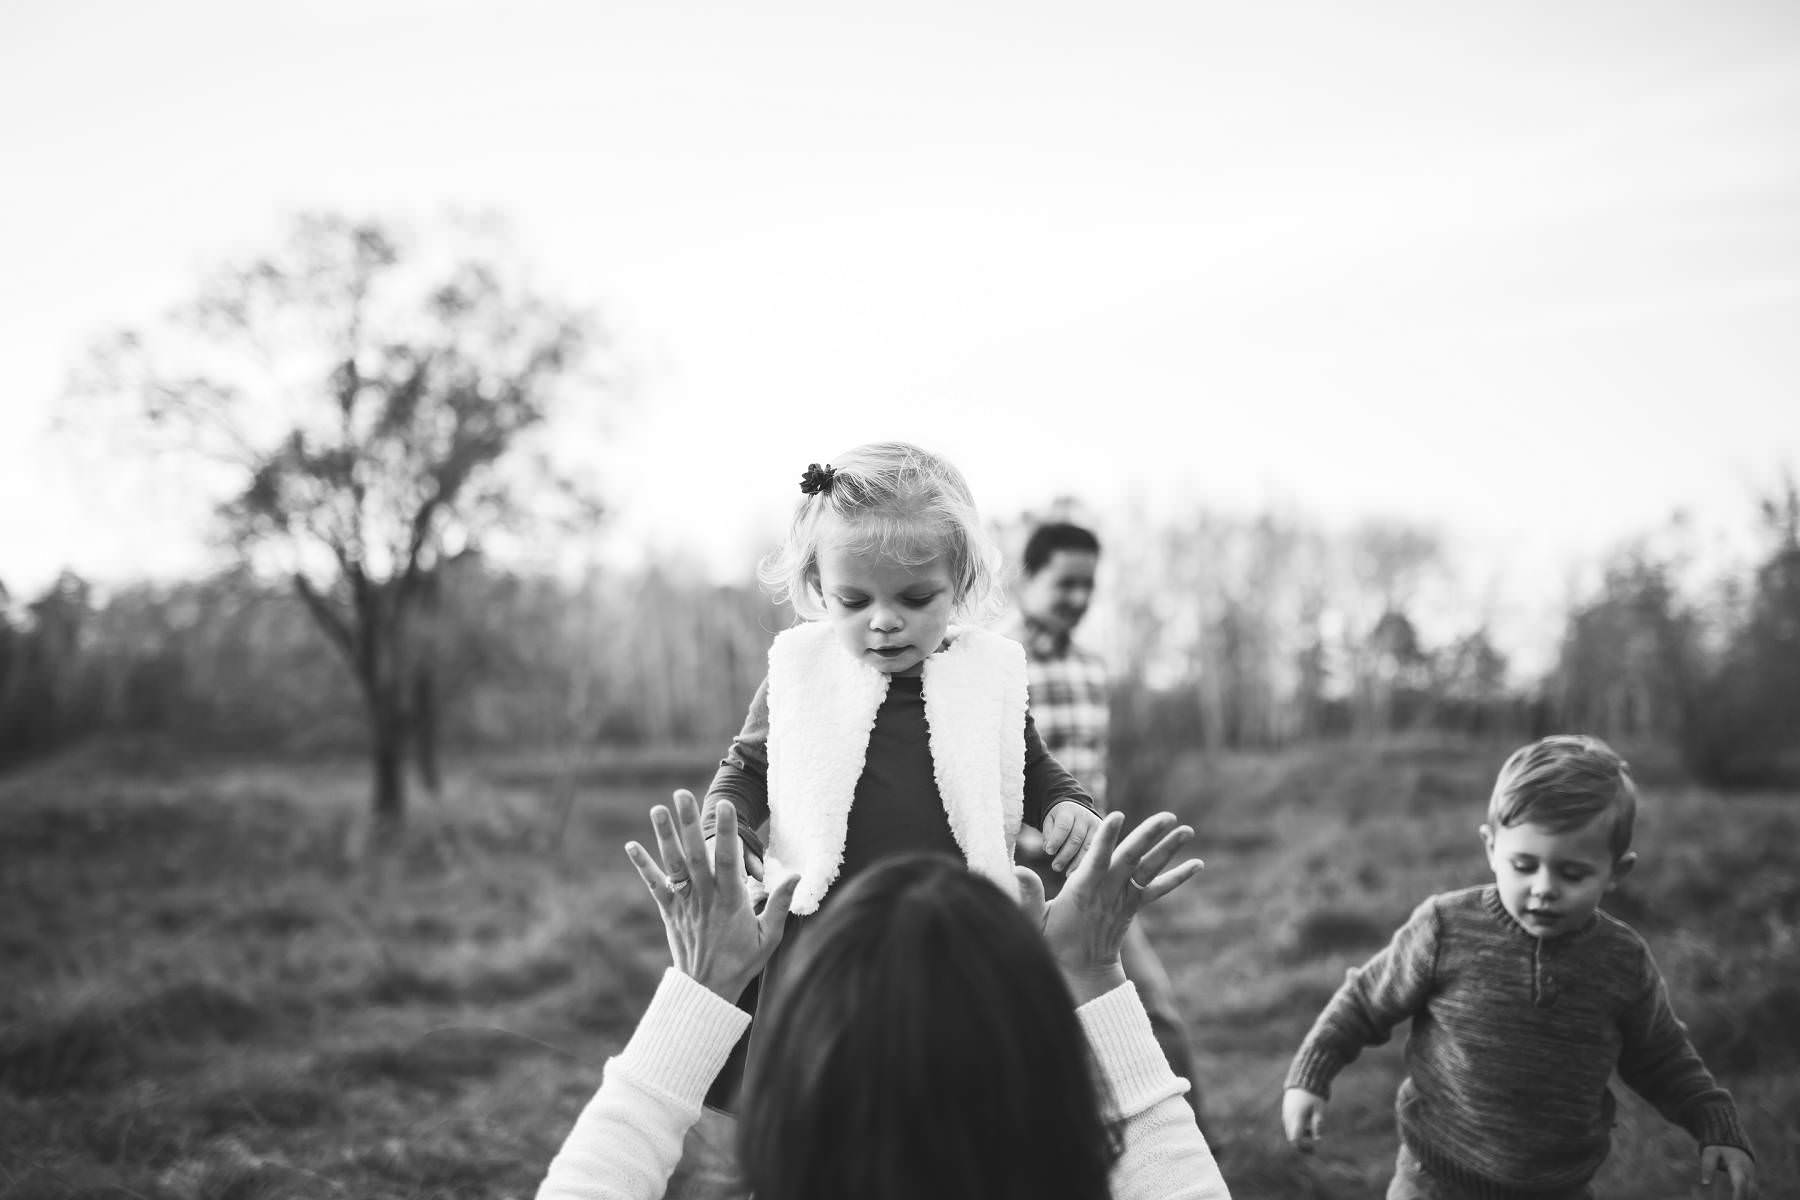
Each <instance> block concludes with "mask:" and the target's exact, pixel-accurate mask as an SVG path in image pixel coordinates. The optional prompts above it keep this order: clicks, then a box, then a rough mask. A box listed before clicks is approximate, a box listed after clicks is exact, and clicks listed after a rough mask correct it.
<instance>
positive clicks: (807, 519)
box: [762, 442, 1003, 652]
mask: <svg viewBox="0 0 1800 1200" xmlns="http://www.w3.org/2000/svg"><path fill="white" fill-rule="evenodd" d="M806 478H807V481H808V482H807V485H806V486H808V487H810V488H812V489H813V490H810V491H807V492H806V493H805V494H803V495H802V496H801V498H800V502H799V504H798V505H797V506H796V507H795V510H794V519H793V522H792V524H791V525H790V527H789V529H788V536H787V541H786V543H785V544H784V545H783V546H782V547H781V549H779V550H777V551H776V552H775V553H773V554H771V555H770V556H769V557H768V558H767V559H765V560H764V562H763V564H762V578H763V582H764V583H765V584H766V585H767V586H768V587H769V589H770V591H771V592H773V593H774V595H775V598H776V599H777V600H788V601H790V602H791V603H792V604H793V606H794V610H795V611H796V612H797V613H799V614H800V615H801V616H802V617H805V618H807V619H808V620H817V619H819V618H821V617H826V616H829V615H831V614H832V606H831V597H830V596H828V595H827V594H826V593H825V591H824V581H822V579H821V574H820V560H821V555H822V553H824V552H826V551H829V550H832V549H836V550H838V551H841V552H844V553H847V554H850V555H854V556H857V557H859V558H860V559H862V560H863V561H865V562H867V563H871V564H876V565H884V566H889V567H894V568H900V569H928V568H933V567H935V568H936V569H937V570H938V571H940V572H941V573H942V575H943V576H944V577H945V578H946V579H947V580H948V583H949V587H950V592H951V594H950V595H949V596H948V597H947V599H948V600H949V603H950V606H951V609H952V611H953V612H954V613H956V614H958V615H964V616H969V617H972V618H977V619H979V618H982V617H985V616H987V615H989V614H990V613H991V612H992V611H994V610H995V609H996V608H997V607H998V605H999V604H1000V603H1002V600H1003V598H1002V596H1001V594H1000V589H999V551H998V549H997V548H996V547H995V545H994V543H993V540H992V538H990V537H989V536H988V535H987V533H986V532H985V531H984V529H983V526H982V522H981V514H980V512H979V511H978V510H977V509H976V507H975V497H974V495H973V493H971V492H970V490H969V485H968V483H967V482H966V481H965V480H964V479H963V476H962V472H961V471H958V470H957V469H956V467H955V466H953V465H952V464H951V463H949V462H948V461H946V460H945V459H943V458H941V457H939V456H938V455H936V454H933V453H931V452H930V451H928V450H923V449H920V448H919V447H918V446H914V445H911V444H909V443H907V442H870V443H868V444H866V445H862V446H857V447H856V448H854V449H852V450H849V451H846V452H845V453H843V454H840V455H838V456H837V457H836V458H835V459H833V460H832V462H831V464H830V466H829V468H827V469H823V470H821V471H818V472H814V471H810V470H809V471H808V473H807V477H806ZM933 649H935V647H933ZM928 652H929V651H928Z"/></svg>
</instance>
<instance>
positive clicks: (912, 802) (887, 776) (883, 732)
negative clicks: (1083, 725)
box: [705, 676, 1097, 886]
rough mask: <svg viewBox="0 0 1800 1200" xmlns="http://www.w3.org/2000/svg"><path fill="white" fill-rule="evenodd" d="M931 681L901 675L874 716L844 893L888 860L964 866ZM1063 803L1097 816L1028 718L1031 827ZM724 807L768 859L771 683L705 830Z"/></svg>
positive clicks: (722, 769) (725, 764)
mask: <svg viewBox="0 0 1800 1200" xmlns="http://www.w3.org/2000/svg"><path fill="white" fill-rule="evenodd" d="M923 683H924V681H923V680H922V679H921V678H918V677H910V678H909V677H905V676H898V677H895V678H892V679H890V680H889V681H888V689H887V695H886V696H885V697H883V698H882V701H881V707H880V708H879V709H878V710H877V711H876V714H875V726H874V728H873V730H871V731H870V734H869V750H868V754H867V756H866V757H865V759H864V760H863V773H862V777H861V778H859V779H858V780H857V781H856V796H855V798H854V800H853V801H852V802H851V805H850V821H849V827H848V829H847V831H846V835H845V839H844V864H843V867H842V869H841V870H840V871H839V872H838V877H837V881H836V885H837V886H841V885H842V884H844V883H845V882H847V881H848V880H850V879H852V878H854V877H855V876H856V874H857V873H858V872H859V871H861V870H862V869H863V868H865V867H867V866H869V865H870V864H871V863H873V862H874V861H876V860H877V859H880V858H885V857H888V856H890V855H894V854H901V853H905V852H907V851H909V850H937V851H942V852H944V853H948V854H953V855H956V856H957V857H961V854H962V852H961V851H960V850H959V849H958V848H957V845H956V840H955V838H954V837H953V836H952V835H951V832H950V821H949V818H948V817H947V816H946V815H945V812H944V802H943V798H942V797H941V796H940V795H939V793H938V787H937V778H936V776H935V774H934V773H933V769H932V759H931V744H930V740H929V737H928V736H927V730H926V725H925V692H924V686H923ZM1064 800H1073V801H1075V802H1076V803H1077V804H1080V805H1082V806H1083V807H1085V808H1087V809H1089V810H1092V811H1097V806H1096V805H1095V803H1094V801H1093V798H1092V797H1090V796H1089V795H1088V794H1087V792H1086V791H1085V790H1083V789H1082V787H1081V785H1080V784H1079V783H1077V782H1076V781H1075V779H1074V777H1073V776H1071V775H1070V774H1069V773H1068V771H1066V770H1064V769H1063V766H1062V764H1061V763H1059V762H1057V761H1056V759H1055V758H1053V757H1052V756H1051V754H1050V752H1049V751H1048V750H1046V749H1045V748H1044V742H1043V739H1042V738H1040V737H1039V736H1038V733H1037V727H1036V726H1035V725H1034V724H1033V723H1032V720H1031V716H1030V714H1029V713H1028V714H1026V717H1025V812H1024V820H1025V823H1026V824H1028V825H1032V826H1037V827H1040V828H1041V827H1042V825H1043V823H1044V816H1045V814H1047V813H1048V812H1049V811H1050V810H1051V809H1052V808H1053V807H1055V806H1056V805H1057V804H1060V803H1062V802H1063V801H1064ZM721 801H723V802H727V803H729V804H730V805H731V806H732V807H733V808H735V809H737V815H738V828H739V829H740V830H741V831H743V832H744V834H745V837H744V843H745V847H746V848H747V849H748V850H750V851H751V852H752V853H754V854H756V855H758V856H759V857H760V856H761V855H762V853H763V845H762V841H761V839H760V838H759V837H758V836H757V835H756V834H755V833H754V832H753V831H754V830H756V829H758V828H759V827H761V826H762V825H763V823H764V822H766V821H767V820H768V818H769V684H768V680H766V679H765V680H764V681H763V683H762V685H761V686H760V687H758V688H757V689H756V695H755V696H754V697H752V699H751V701H750V711H749V713H748V714H747V715H746V716H745V718H744V727H743V730H742V731H741V732H740V733H739V734H738V735H737V737H736V738H735V739H734V740H733V741H732V743H731V747H730V749H729V750H727V751H726V754H725V757H724V759H723V760H722V761H721V762H720V763H719V769H718V771H717V773H716V774H714V776H713V781H712V786H711V787H710V788H708V789H707V793H706V801H705V808H706V828H707V829H709V830H710V829H711V828H712V819H713V806H714V805H716V804H718V803H720V802H721Z"/></svg>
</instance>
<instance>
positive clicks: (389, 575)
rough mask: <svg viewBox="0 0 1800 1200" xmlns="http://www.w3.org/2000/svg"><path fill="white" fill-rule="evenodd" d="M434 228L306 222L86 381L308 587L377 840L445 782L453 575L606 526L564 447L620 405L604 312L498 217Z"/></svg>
mask: <svg viewBox="0 0 1800 1200" xmlns="http://www.w3.org/2000/svg"><path fill="white" fill-rule="evenodd" d="M430 233H431V235H432V236H419V235H418V234H416V233H415V232H413V231H409V230H404V229H399V228H396V227H394V226H391V225H388V224H385V223H382V222H376V221H361V220H353V219H350V218H347V217H344V216H338V215H315V216H306V217H302V218H299V219H298V220H296V221H295V222H294V224H293V227H292V229H291V230H290V231H289V233H288V236H287V237H286V239H285V241H284V242H283V244H281V245H280V246H279V247H278V248H277V249H275V250H274V251H273V252H272V253H269V254H266V255H261V256H256V257H253V258H251V259H250V260H249V261H246V262H241V263H237V264H234V265H230V266H227V267H225V268H224V269H222V270H219V271H217V272H216V273H214V274H212V275H210V276H209V277H207V278H205V279H204V280H203V281H202V283H201V285H200V287H199V288H198V290H197V292H196V294H195V295H194V297H193V299H192V300H191V301H189V302H187V303H184V304H182V305H179V306H177V307H176V308H175V309H172V310H171V311H170V312H169V313H167V314H165V315H164V316H163V318H162V319H161V320H160V321H158V322H156V323H155V324H154V325H153V326H151V327H150V328H149V329H148V330H147V331H142V332H140V331H139V330H136V329H124V330H118V331H115V332H114V333H112V334H111V335H109V336H108V337H107V338H106V339H104V340H103V341H102V342H101V343H99V344H97V345H96V346H95V347H94V348H93V349H92V351H91V352H90V354H89V356H88V358H87V359H86V361H85V364H84V366H83V368H82V369H81V370H79V371H78V372H77V373H76V376H75V377H74V379H73V381H72V383H71V386H70V399H71V400H72V401H77V402H82V403H83V404H84V405H85V406H86V408H87V410H88V411H90V412H91V411H93V410H94V408H95V405H96V404H97V403H98V402H101V401H104V400H106V399H109V398H110V399H114V400H121V399H122V400H123V401H125V402H126V403H127V404H128V405H129V407H130V410H131V411H132V412H133V413H134V414H135V415H136V416H137V417H139V418H141V420H140V421H139V422H136V423H135V424H136V427H137V428H138V429H140V430H142V431H144V432H147V433H149V434H150V435H151V436H152V439H153V440H154V441H155V442H157V443H159V444H161V445H164V446H168V445H173V446H178V447H179V448H180V449H182V450H183V451H185V452H186V453H188V454H191V455H194V456H197V460H198V462H200V463H203V464H210V465H211V466H213V467H214V468H216V469H217V470H218V471H219V474H218V475H217V476H216V477H207V476H203V477H202V478H216V479H217V480H218V482H219V483H220V485H221V487H222V489H223V490H224V494H225V496H226V499H225V500H224V502H223V503H222V504H220V506H219V509H218V514H219V519H220V531H221V532H222V534H223V535H224V537H225V539H226V541H227V542H228V543H229V544H230V545H231V546H233V547H235V549H236V550H237V552H238V553H240V554H241V555H243V556H244V558H245V559H246V560H247V561H249V562H251V563H253V564H255V565H257V566H258V567H261V568H270V567H274V568H277V569H280V570H282V571H283V572H284V573H286V574H287V575H288V576H289V577H290V578H291V579H292V581H293V586H294V588H295V590H296V591H297V592H298V594H299V595H300V597H301V598H302V599H303V600H304V601H305V604H306V606H307V608H308V610H309V611H310V613H311V614H312V616H313V618H314V619H315V620H316V622H317V624H318V626H319V628H320V629H321V630H323V631H324V633H325V635H326V636H327V638H328V639H329V640H330V642H331V644H332V645H333V646H335V647H336V648H337V649H338V651H339V652H341V654H342V656H343V658H344V661H345V662H346V663H348V665H349V666H350V669H351V671H352V673H353V674H354V676H355V679H356V682H357V685H358V687H359V689H360V692H361V696H362V700H363V704H364V709H365V717H366V720H367V725H368V732H369V746H370V751H371V754H372V759H373V764H372V765H373V771H374V787H373V810H372V811H373V818H374V819H373V824H372V828H371V832H372V835H373V836H374V837H375V838H376V839H377V841H385V840H388V839H390V838H391V837H392V835H393V834H394V833H395V832H397V830H398V829H399V828H400V826H401V824H402V822H403V818H404V814H405V811H406V789H405V774H404V763H405V761H406V756H407V752H408V749H409V748H411V747H417V746H423V747H425V748H426V749H427V751H428V753H427V754H426V755H425V757H424V761H423V763H422V765H423V766H424V767H425V773H426V777H427V779H428V780H429V779H431V778H432V777H433V776H434V774H435V757H434V752H433V751H432V748H433V747H434V746H435V736H434V730H433V729H431V728H429V727H427V726H424V725H422V724H421V722H423V721H429V720H431V719H432V714H433V713H434V712H435V711H436V707H437V706H436V704H435V701H434V696H433V684H432V678H433V675H432V664H433V657H434V650H433V624H434V623H433V622H432V620H431V619H430V618H431V615H432V611H433V609H434V607H435V604H436V588H437V585H438V576H439V571H440V568H441V567H442V566H443V565H444V564H445V563H446V562H448V561H449V560H451V559H452V558H454V557H455V556H456V555H458V554H460V553H462V552H464V551H466V550H469V549H472V548H475V547H476V546H477V545H478V544H480V543H482V542H483V541H484V540H487V539H491V538H493V537H494V536H496V535H498V534H501V533H502V532H503V531H517V530H520V529H521V528H522V527H523V525H524V524H526V523H533V524H535V523H536V522H539V521H542V520H545V519H551V520H561V521H568V522H576V521H585V520H591V519H592V518H594V517H595V516H597V515H598V506H597V503H596V502H595V500H594V499H593V497H592V496H591V494H590V493H589V490H588V489H587V488H586V487H585V486H583V485H581V484H579V483H578V482H577V481H576V480H575V479H574V478H572V477H571V476H570V474H569V473H568V472H567V471H565V470H561V469H559V468H558V467H557V466H556V465H555V464H554V462H553V461H552V459H551V457H550V455H549V443H548V440H547V439H548V437H549V434H550V432H551V430H552V428H553V417H554V415H555V412H556V409H557V408H558V407H560V405H561V403H562V402H565V401H570V400H586V401H588V402H589V403H593V402H596V401H599V400H601V399H602V398H604V397H606V396H608V395H609V394H610V392H611V390H612V389H611V388H610V386H609V383H608V381H607V380H606V379H604V378H602V377H600V376H598V375H594V374H589V373H586V372H584V371H583V369H582V368H583V364H584V363H585V362H586V361H587V360H588V357H589V355H590V353H591V351H592V350H594V349H595V347H596V343H597V341H598V337H599V335H598V330H597V325H596V323H595V321H594V320H593V318H592V317H591V316H590V315H589V314H587V313H585V312H584V311H582V310H579V309H577V308H575V307H572V306H570V305H568V304H565V303H562V302H560V301H557V300H553V299H550V298H547V297H546V296H545V295H543V294H541V293H540V292H538V291H537V290H536V289H535V288H534V287H533V286H532V285H531V284H530V283H529V281H528V280H526V279H525V278H524V273H523V270H522V268H521V266H520V263H519V261H518V256H517V254H516V253H515V252H514V251H513V250H512V249H511V246H510V244H509V243H508V241H507V239H506V237H505V236H504V231H503V230H502V229H500V228H499V227H498V225H497V224H496V223H494V222H491V221H488V222H470V221H454V220H453V221H449V222H445V223H444V224H443V225H442V226H440V227H436V228H434V229H433V230H431V231H430Z"/></svg>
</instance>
